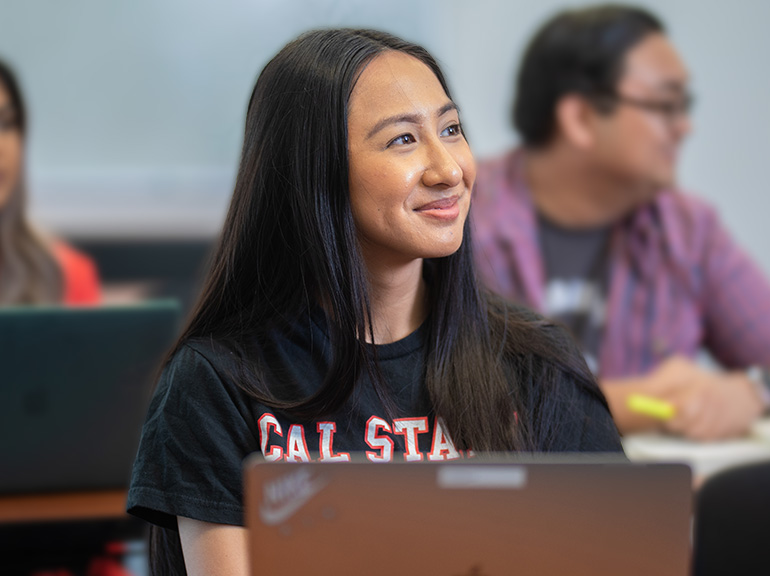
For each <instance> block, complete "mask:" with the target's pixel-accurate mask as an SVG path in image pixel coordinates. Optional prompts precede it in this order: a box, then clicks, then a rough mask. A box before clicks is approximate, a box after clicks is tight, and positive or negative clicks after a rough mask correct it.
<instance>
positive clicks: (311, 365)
mask: <svg viewBox="0 0 770 576" xmlns="http://www.w3.org/2000/svg"><path fill="white" fill-rule="evenodd" d="M427 329H428V327H427V322H426V324H424V325H423V326H422V327H421V328H420V329H419V330H417V331H416V332H414V333H413V334H411V335H409V336H407V337H406V338H404V339H402V340H400V341H398V342H394V343H392V344H385V345H379V346H376V349H377V350H376V352H377V357H378V361H379V364H380V368H381V374H382V380H383V382H384V383H385V385H386V386H387V392H388V395H389V397H391V398H392V399H393V401H394V403H395V406H394V407H395V409H396V410H397V412H398V415H397V417H396V418H394V419H393V420H389V419H387V417H386V416H385V414H386V410H385V408H384V406H383V404H382V402H381V401H380V400H379V398H378V397H377V395H376V393H375V392H374V389H373V386H372V385H371V384H370V383H369V381H368V377H367V376H365V375H364V376H362V378H363V379H364V382H362V383H361V385H359V386H358V388H357V390H356V392H355V393H354V394H353V395H352V396H351V398H350V399H349V400H348V401H347V402H346V403H345V405H344V406H343V407H342V408H341V409H340V410H339V411H338V412H337V413H335V414H331V415H329V416H328V417H324V418H323V419H321V420H318V421H312V422H310V421H297V420H295V419H292V418H290V417H287V416H286V415H285V414H282V413H281V412H279V411H277V410H275V409H272V408H269V407H267V406H265V405H263V404H261V403H259V402H257V401H256V400H255V399H254V398H253V397H252V396H250V395H249V394H247V393H246V392H245V391H244V390H243V389H241V388H240V387H239V386H238V385H237V384H236V383H235V382H234V381H233V379H232V378H231V377H229V376H228V374H230V373H232V367H233V360H232V356H231V354H230V353H229V352H226V351H224V350H223V349H222V347H219V346H216V345H214V344H212V343H210V342H206V341H202V340H193V341H190V342H188V343H187V344H186V345H185V346H183V347H182V348H181V349H180V350H179V351H178V352H177V353H176V354H175V355H174V357H173V358H172V360H171V362H170V363H169V364H168V366H166V368H165V370H164V372H163V374H162V376H161V378H160V381H159V383H158V387H157V389H156V391H155V394H154V396H153V400H152V402H151V405H150V409H149V413H148V417H147V420H146V423H145V425H144V428H143V430H142V439H141V443H140V446H139V452H138V455H137V459H136V462H135V464H134V471H133V476H132V479H131V486H130V490H129V494H128V509H129V512H130V513H132V514H135V515H137V516H139V517H141V518H144V519H145V520H148V521H150V522H153V523H155V524H158V525H160V526H164V527H169V528H175V527H176V516H185V517H189V518H194V519H197V520H202V521H206V522H215V523H222V524H235V525H242V524H243V508H242V500H243V486H242V469H241V466H242V461H243V459H244V458H245V457H246V456H248V455H249V454H250V453H252V452H259V451H261V452H262V453H263V454H264V455H265V457H266V458H267V459H268V460H276V459H285V460H295V461H304V460H314V461H315V460H337V461H345V460H347V459H348V458H349V457H350V454H352V453H354V452H360V453H363V454H365V457H366V458H368V459H369V460H372V461H389V460H392V459H396V458H397V459H402V460H406V461H419V460H447V459H454V458H462V457H464V456H466V454H463V453H462V452H461V451H458V450H456V449H455V447H454V446H453V445H452V441H451V438H450V437H449V436H448V435H447V433H446V432H445V430H444V428H443V427H442V425H441V421H440V419H437V418H436V416H435V414H434V413H433V411H432V409H431V406H430V401H429V399H428V397H427V393H426V389H425V386H424V365H425V347H424V342H425V335H426V331H427ZM261 356H262V358H263V360H264V362H263V364H264V365H265V367H266V370H265V373H266V374H269V376H270V378H271V379H273V380H274V381H275V383H276V384H278V383H280V390H281V396H284V395H285V396H284V397H293V398H302V397H307V396H309V395H310V394H311V393H313V392H314V391H316V390H317V389H318V388H319V387H320V385H321V383H322V382H323V379H324V375H325V374H326V371H327V369H328V366H329V361H330V357H331V353H330V344H329V339H328V336H327V330H326V324H325V319H324V318H323V316H322V315H321V314H313V315H310V316H306V317H305V319H304V320H303V321H301V322H297V323H296V324H295V325H293V326H290V327H289V328H288V329H283V330H281V331H276V332H275V334H274V337H272V338H270V339H268V341H267V342H266V343H264V342H263V344H262V346H261ZM522 380H526V381H527V382H532V380H531V379H522ZM531 385H536V382H535V383H533V384H531ZM275 389H276V390H277V389H278V388H277V387H276V388H275ZM561 389H563V390H564V391H565V392H564V394H563V397H564V401H563V402H559V403H557V404H556V405H557V406H558V407H559V408H558V412H557V413H554V414H550V415H549V417H551V418H558V419H561V420H562V421H563V425H562V426H561V428H560V435H559V437H558V438H557V439H556V441H555V443H553V444H552V445H550V446H549V447H548V449H549V450H551V451H559V452H580V451H598V452H616V451H621V450H622V449H621V446H620V439H619V437H618V433H617V429H616V428H615V425H614V423H613V422H612V419H611V417H610V414H609V412H608V410H607V409H606V407H605V406H604V405H603V404H602V403H601V401H600V400H599V398H598V397H597V396H596V395H594V394H591V393H589V392H588V391H585V390H583V389H582V388H579V387H578V386H577V385H576V384H575V383H574V382H573V381H572V380H571V379H570V378H568V377H567V376H564V378H563V382H562V383H561ZM525 395H526V394H525ZM533 416H534V417H536V416H537V415H533Z"/></svg>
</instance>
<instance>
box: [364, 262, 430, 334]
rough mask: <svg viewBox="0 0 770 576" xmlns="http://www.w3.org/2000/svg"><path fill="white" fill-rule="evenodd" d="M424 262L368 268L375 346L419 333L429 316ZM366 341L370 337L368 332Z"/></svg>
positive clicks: (368, 266)
mask: <svg viewBox="0 0 770 576" xmlns="http://www.w3.org/2000/svg"><path fill="white" fill-rule="evenodd" d="M422 268H423V261H422V260H421V259H420V260H413V261H411V262H409V263H407V264H404V265H401V266H398V267H394V266H377V265H374V266H370V265H367V269H368V277H369V302H370V305H371V310H372V320H373V322H374V326H373V332H374V344H389V343H391V342H396V341H397V340H401V339H402V338H405V337H407V336H408V335H409V334H411V333H412V332H414V331H415V330H417V329H418V328H419V327H420V325H421V324H422V323H423V321H424V320H425V317H426V315H427V311H428V310H427V303H426V286H425V280H424V279H423V275H422ZM366 340H367V342H369V341H371V336H370V334H369V333H368V332H367V334H366Z"/></svg>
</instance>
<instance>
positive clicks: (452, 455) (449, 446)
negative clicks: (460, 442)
mask: <svg viewBox="0 0 770 576" xmlns="http://www.w3.org/2000/svg"><path fill="white" fill-rule="evenodd" d="M457 458H460V453H459V452H458V451H457V449H456V448H455V445H454V444H453V443H452V439H451V438H450V437H449V434H447V433H446V431H445V430H444V425H443V421H442V420H441V418H438V417H437V418H436V422H435V426H434V427H433V442H432V444H431V449H430V454H428V460H431V461H436V460H456V459H457Z"/></svg>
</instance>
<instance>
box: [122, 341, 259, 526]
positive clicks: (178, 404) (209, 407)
mask: <svg viewBox="0 0 770 576" xmlns="http://www.w3.org/2000/svg"><path fill="white" fill-rule="evenodd" d="M207 356H212V354H207ZM214 357H215V356H214ZM249 404H250V402H249V399H248V397H247V395H246V394H245V393H244V392H243V391H242V390H241V389H240V388H238V387H237V386H236V385H235V384H234V383H233V382H231V381H229V380H228V379H227V378H223V377H221V376H220V374H219V373H218V372H217V370H215V368H214V366H213V365H212V363H211V362H210V361H209V359H208V358H207V357H206V356H204V354H203V353H202V352H201V351H200V350H199V349H196V348H194V347H192V346H190V345H186V346H184V347H182V348H181V349H180V350H179V351H178V352H177V353H176V354H175V355H174V357H173V358H172V360H171V362H170V363H169V364H168V365H167V366H166V368H165V370H164V371H163V374H162V375H161V378H160V381H159V383H158V386H157V389H156V390H155V394H154V396H153V399H152V402H151V404H150V409H149V412H148V416H147V420H146V422H145V425H144V428H143V429H142V438H141V441H140V445H139V450H138V454H137V457H136V461H135V463H134V469H133V474H132V478H131V485H130V489H129V493H128V512H129V513H131V514H133V515H136V516H138V517H140V518H143V519H145V520H147V521H149V522H152V523H154V524H158V525H160V526H163V527H167V528H176V516H185V517H189V518H193V519H196V520H202V521H205V522H215V523H222V524H234V525H243V507H242V501H243V480H242V470H241V466H242V461H243V459H244V458H245V457H246V456H247V455H248V454H250V453H251V452H254V451H257V450H259V436H258V431H257V429H256V425H255V424H254V423H253V422H252V421H253V418H252V417H251V416H250V414H252V411H251V410H250V407H249Z"/></svg>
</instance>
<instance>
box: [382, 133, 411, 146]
mask: <svg viewBox="0 0 770 576" xmlns="http://www.w3.org/2000/svg"><path fill="white" fill-rule="evenodd" d="M415 142H417V139H416V138H415V137H414V136H412V135H411V134H401V136H398V137H396V138H393V140H391V141H390V144H388V146H392V145H393V144H395V145H397V146H403V145H405V144H414V143H415Z"/></svg>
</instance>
